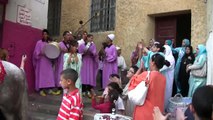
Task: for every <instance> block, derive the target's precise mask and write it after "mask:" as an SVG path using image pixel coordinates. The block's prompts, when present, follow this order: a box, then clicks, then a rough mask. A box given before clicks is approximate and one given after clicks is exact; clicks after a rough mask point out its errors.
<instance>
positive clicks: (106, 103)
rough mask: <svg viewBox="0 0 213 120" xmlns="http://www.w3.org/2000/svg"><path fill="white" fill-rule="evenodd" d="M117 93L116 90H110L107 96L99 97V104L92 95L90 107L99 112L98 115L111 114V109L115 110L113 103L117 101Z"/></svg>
mask: <svg viewBox="0 0 213 120" xmlns="http://www.w3.org/2000/svg"><path fill="white" fill-rule="evenodd" d="M118 96H119V93H118V92H117V91H116V90H110V91H109V94H108V95H107V96H106V99H104V97H99V98H100V101H99V104H97V102H96V98H95V97H96V96H95V95H92V107H93V108H94V109H97V110H100V113H111V112H112V109H113V108H115V103H116V101H117V100H118Z"/></svg>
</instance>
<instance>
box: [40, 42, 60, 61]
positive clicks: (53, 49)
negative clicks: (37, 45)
mask: <svg viewBox="0 0 213 120" xmlns="http://www.w3.org/2000/svg"><path fill="white" fill-rule="evenodd" d="M44 54H45V55H46V57H48V58H50V59H56V58H57V57H58V56H59V54H60V50H59V48H58V46H56V45H54V44H47V45H46V46H45V47H44Z"/></svg>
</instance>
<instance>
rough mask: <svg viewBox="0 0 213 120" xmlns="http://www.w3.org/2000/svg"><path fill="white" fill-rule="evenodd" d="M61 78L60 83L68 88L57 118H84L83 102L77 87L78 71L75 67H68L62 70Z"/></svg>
mask: <svg viewBox="0 0 213 120" xmlns="http://www.w3.org/2000/svg"><path fill="white" fill-rule="evenodd" d="M60 79H61V80H60V84H61V86H62V88H63V89H67V93H64V96H63V100H62V103H61V107H60V110H59V113H58V117H57V120H68V119H69V120H71V119H72V120H82V119H83V111H82V110H83V103H82V99H81V97H80V92H79V90H78V89H77V88H76V87H75V82H76V80H77V79H78V73H77V72H76V71H75V70H73V69H66V70H63V71H62V72H61V77H60Z"/></svg>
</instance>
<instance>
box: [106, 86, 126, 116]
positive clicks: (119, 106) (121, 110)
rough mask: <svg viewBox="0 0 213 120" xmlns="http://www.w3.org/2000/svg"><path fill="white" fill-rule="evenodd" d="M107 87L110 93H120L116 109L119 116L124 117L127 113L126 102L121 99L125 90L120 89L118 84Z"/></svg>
mask: <svg viewBox="0 0 213 120" xmlns="http://www.w3.org/2000/svg"><path fill="white" fill-rule="evenodd" d="M107 87H108V89H109V91H111V90H116V91H118V93H119V96H118V100H117V101H116V103H115V109H116V113H117V114H122V115H123V114H124V111H125V107H124V102H123V99H122V98H121V95H122V92H123V90H122V89H121V88H120V87H119V85H118V84H117V83H116V82H111V83H109V84H108V86H107Z"/></svg>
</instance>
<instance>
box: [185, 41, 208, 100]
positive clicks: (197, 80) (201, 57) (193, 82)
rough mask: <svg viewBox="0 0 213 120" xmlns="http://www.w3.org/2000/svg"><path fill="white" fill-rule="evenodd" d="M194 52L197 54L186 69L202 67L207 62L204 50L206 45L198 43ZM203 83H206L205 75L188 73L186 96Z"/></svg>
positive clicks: (190, 94) (190, 95)
mask: <svg viewBox="0 0 213 120" xmlns="http://www.w3.org/2000/svg"><path fill="white" fill-rule="evenodd" d="M196 54H197V56H196V58H195V61H194V63H193V65H191V66H189V67H188V68H187V71H189V70H194V69H202V67H203V66H204V64H205V62H207V52H206V47H205V46H204V45H202V44H200V45H198V47H197V48H196ZM204 85H206V77H196V76H194V75H192V74H190V78H189V93H188V96H189V97H192V95H193V94H194V92H195V90H196V89H197V88H198V87H201V86H204Z"/></svg>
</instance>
